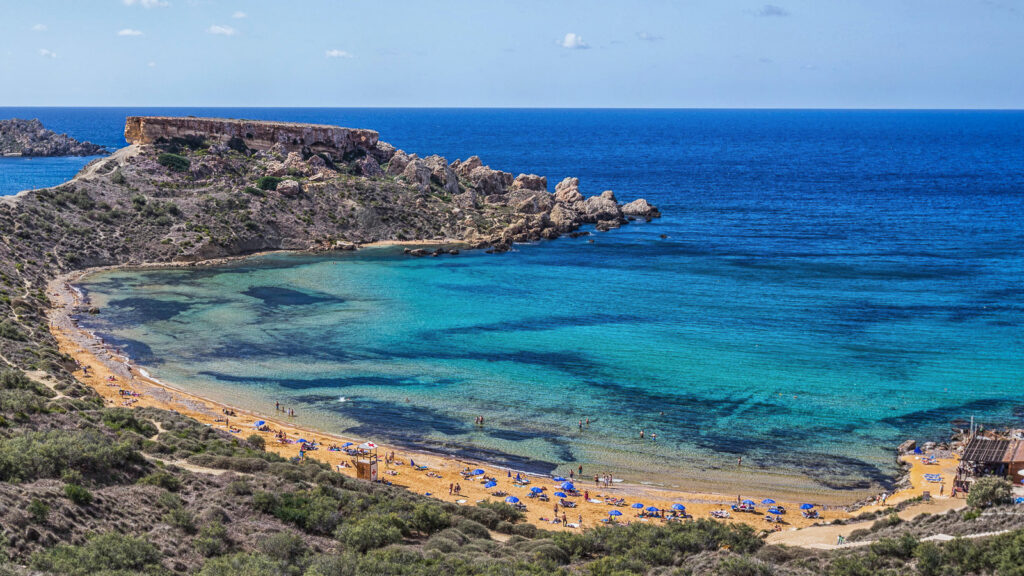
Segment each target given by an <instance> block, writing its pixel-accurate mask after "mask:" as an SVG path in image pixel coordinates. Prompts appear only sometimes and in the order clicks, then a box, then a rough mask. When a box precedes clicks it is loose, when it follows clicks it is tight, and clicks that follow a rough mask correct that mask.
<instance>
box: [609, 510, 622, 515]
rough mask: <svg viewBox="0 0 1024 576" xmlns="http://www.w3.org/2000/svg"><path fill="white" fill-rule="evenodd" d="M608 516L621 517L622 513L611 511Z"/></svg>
mask: <svg viewBox="0 0 1024 576" xmlns="http://www.w3.org/2000/svg"><path fill="white" fill-rule="evenodd" d="M608 515H609V516H622V512H619V511H618V510H612V511H611V512H609V513H608Z"/></svg>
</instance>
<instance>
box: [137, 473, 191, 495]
mask: <svg viewBox="0 0 1024 576" xmlns="http://www.w3.org/2000/svg"><path fill="white" fill-rule="evenodd" d="M139 484H147V485H149V486H159V487H160V488H163V489H164V490H169V491H171V492H177V491H178V490H180V489H181V480H180V479H179V478H178V477H177V476H173V475H171V474H169V473H167V472H164V471H163V470H160V471H158V472H153V473H152V474H150V475H149V476H146V477H145V478H140V479H139Z"/></svg>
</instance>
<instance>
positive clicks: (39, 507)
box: [28, 498, 50, 524]
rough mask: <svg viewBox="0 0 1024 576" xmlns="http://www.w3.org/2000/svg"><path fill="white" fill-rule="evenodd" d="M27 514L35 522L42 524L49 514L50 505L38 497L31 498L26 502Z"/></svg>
mask: <svg viewBox="0 0 1024 576" xmlns="http://www.w3.org/2000/svg"><path fill="white" fill-rule="evenodd" d="M28 515H29V516H31V517H32V520H33V521H34V522H35V523H36V524H42V523H44V522H46V519H47V518H48V517H49V516H50V505H49V504H47V503H46V502H43V501H42V500H40V499H38V498H33V499H32V501H31V502H29V503H28Z"/></svg>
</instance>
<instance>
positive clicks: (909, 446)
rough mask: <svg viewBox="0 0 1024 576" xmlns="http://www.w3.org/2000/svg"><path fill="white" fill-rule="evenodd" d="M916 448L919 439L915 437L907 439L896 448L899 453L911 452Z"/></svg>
mask: <svg viewBox="0 0 1024 576" xmlns="http://www.w3.org/2000/svg"><path fill="white" fill-rule="evenodd" d="M914 448H917V441H915V440H913V439H911V440H905V441H904V442H903V443H902V444H900V445H899V447H898V448H896V452H897V453H899V454H909V453H911V452H913V451H914Z"/></svg>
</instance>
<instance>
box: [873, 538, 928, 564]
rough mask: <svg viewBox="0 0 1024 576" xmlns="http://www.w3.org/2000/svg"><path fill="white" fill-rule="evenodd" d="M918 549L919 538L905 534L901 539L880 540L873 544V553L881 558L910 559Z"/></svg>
mask: <svg viewBox="0 0 1024 576" xmlns="http://www.w3.org/2000/svg"><path fill="white" fill-rule="evenodd" d="M915 549H917V538H914V536H913V535H912V534H910V533H909V532H904V533H903V535H902V536H900V537H899V538H880V539H878V540H876V541H874V542H872V543H871V551H872V552H873V553H875V554H877V555H879V556H891V557H894V558H903V559H906V558H910V557H912V556H913V555H914V550H915Z"/></svg>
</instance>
